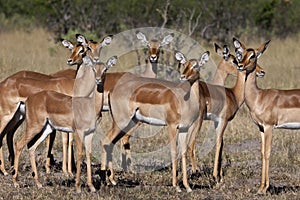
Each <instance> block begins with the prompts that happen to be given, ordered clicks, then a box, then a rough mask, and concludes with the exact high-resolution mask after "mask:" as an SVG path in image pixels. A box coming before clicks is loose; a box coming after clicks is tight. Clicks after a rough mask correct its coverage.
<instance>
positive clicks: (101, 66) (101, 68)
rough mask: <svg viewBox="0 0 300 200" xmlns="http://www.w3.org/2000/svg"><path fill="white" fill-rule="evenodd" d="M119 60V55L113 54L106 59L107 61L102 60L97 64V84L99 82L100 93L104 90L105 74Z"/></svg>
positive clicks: (98, 89)
mask: <svg viewBox="0 0 300 200" xmlns="http://www.w3.org/2000/svg"><path fill="white" fill-rule="evenodd" d="M117 60H118V57H117V56H112V57H110V58H109V59H108V60H107V61H106V63H102V62H100V63H98V64H97V65H95V69H96V84H97V91H98V92H99V93H103V92H104V81H105V74H106V72H107V70H108V69H109V68H111V67H113V66H114V65H116V63H117Z"/></svg>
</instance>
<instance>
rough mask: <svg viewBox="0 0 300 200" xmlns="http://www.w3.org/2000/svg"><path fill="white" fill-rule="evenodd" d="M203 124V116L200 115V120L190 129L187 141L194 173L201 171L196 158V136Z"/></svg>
mask: <svg viewBox="0 0 300 200" xmlns="http://www.w3.org/2000/svg"><path fill="white" fill-rule="evenodd" d="M202 122H203V114H202V113H200V114H199V116H198V119H197V120H196V121H195V122H194V123H193V125H192V126H191V127H190V131H191V134H190V137H191V138H189V140H188V141H187V142H188V143H187V145H188V152H189V154H190V157H191V162H192V171H193V173H196V172H197V171H199V168H198V166H197V157H196V152H195V150H196V136H197V134H198V133H199V132H200V129H201V126H202Z"/></svg>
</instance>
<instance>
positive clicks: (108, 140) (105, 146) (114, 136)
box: [101, 120, 136, 185]
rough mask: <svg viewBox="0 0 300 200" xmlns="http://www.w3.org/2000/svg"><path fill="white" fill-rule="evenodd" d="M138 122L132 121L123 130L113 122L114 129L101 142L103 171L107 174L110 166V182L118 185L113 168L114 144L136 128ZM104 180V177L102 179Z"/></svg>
mask: <svg viewBox="0 0 300 200" xmlns="http://www.w3.org/2000/svg"><path fill="white" fill-rule="evenodd" d="M135 125H136V121H134V120H131V121H130V122H129V124H128V125H127V126H126V127H125V128H124V129H123V130H121V129H120V127H119V126H118V125H117V124H116V122H113V125H112V128H111V129H109V130H108V131H107V133H106V135H105V137H104V138H103V139H102V140H101V152H102V154H101V157H102V161H101V171H102V172H105V170H106V165H108V167H109V169H110V172H109V174H108V178H109V181H110V182H111V183H112V184H113V185H116V184H117V182H116V181H115V180H114V173H113V166H112V151H113V147H114V144H115V143H116V142H118V140H120V139H121V138H122V137H123V136H124V135H125V134H126V133H127V132H128V131H129V130H131V129H132V128H133V127H135ZM102 178H104V177H102Z"/></svg>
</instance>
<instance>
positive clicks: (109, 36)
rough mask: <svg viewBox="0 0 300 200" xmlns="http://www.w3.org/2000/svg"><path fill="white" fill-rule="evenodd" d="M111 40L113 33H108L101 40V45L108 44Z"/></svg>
mask: <svg viewBox="0 0 300 200" xmlns="http://www.w3.org/2000/svg"><path fill="white" fill-rule="evenodd" d="M112 40H113V35H108V36H106V37H105V38H104V39H103V40H102V42H101V46H102V47H104V46H108V45H110V43H111V41H112Z"/></svg>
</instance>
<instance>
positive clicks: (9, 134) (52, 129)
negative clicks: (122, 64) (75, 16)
mask: <svg viewBox="0 0 300 200" xmlns="http://www.w3.org/2000/svg"><path fill="white" fill-rule="evenodd" d="M136 37H137V39H138V40H139V42H141V43H142V44H143V45H145V47H147V48H148V58H147V60H146V63H147V64H146V69H145V71H144V73H142V74H140V75H137V74H132V73H129V72H114V73H109V72H107V70H108V69H109V68H110V67H112V66H113V65H115V64H116V62H117V57H116V56H113V57H111V58H109V59H108V60H107V62H106V63H103V62H101V61H100V54H101V50H102V48H103V47H105V46H108V47H106V48H109V45H110V43H111V42H112V40H113V36H111V35H109V36H106V37H105V38H104V39H103V40H102V41H101V42H95V41H92V40H89V41H88V40H87V39H86V38H85V37H84V36H83V35H81V34H76V39H77V44H73V43H72V42H70V41H68V40H62V44H63V46H65V47H66V48H68V49H69V50H71V52H72V53H71V56H70V58H69V59H68V60H67V64H68V65H70V66H75V67H74V69H67V70H62V71H59V72H56V73H54V74H50V75H46V74H41V73H37V72H32V71H20V72H18V73H16V74H13V75H11V76H9V77H8V78H6V79H5V80H3V81H2V82H1V83H0V91H1V96H0V170H1V172H2V173H3V174H4V175H8V173H7V172H6V170H5V165H4V156H3V150H2V144H3V138H4V136H6V139H7V145H8V150H9V159H10V164H11V166H12V169H11V174H12V178H13V184H14V186H16V187H18V186H19V184H18V180H17V177H18V165H19V158H20V154H21V152H22V149H23V148H24V146H25V145H27V148H28V150H29V154H30V162H31V167H32V176H33V178H34V181H35V183H36V185H37V187H42V184H41V183H40V182H39V178H38V172H37V167H36V160H35V150H36V148H37V147H38V145H39V144H40V143H41V142H42V141H44V140H45V139H46V138H47V147H48V154H47V160H46V172H47V173H49V172H50V158H51V155H52V153H51V151H52V147H53V142H54V139H55V136H56V131H61V132H62V141H63V164H62V170H63V172H64V173H65V174H66V175H68V176H73V172H72V171H73V169H72V159H73V158H72V148H73V147H72V146H73V140H74V137H75V142H76V153H77V156H76V158H77V160H76V161H77V166H76V178H75V180H76V183H75V187H76V192H78V193H80V192H81V186H80V172H81V161H82V154H83V152H82V151H83V148H82V147H83V146H84V148H85V154H86V163H87V184H88V186H89V189H90V191H91V192H95V191H96V189H95V187H94V186H93V181H92V169H91V155H92V139H93V134H94V133H95V131H96V126H97V123H99V121H100V120H101V112H106V111H109V112H110V114H111V120H112V126H111V128H110V129H109V130H108V131H107V132H106V133H105V134H104V137H102V139H101V140H100V141H99V143H100V144H101V145H100V146H101V172H102V176H101V178H104V179H106V177H107V178H108V181H109V182H110V183H111V184H113V185H116V184H117V182H116V181H115V179H114V172H113V164H112V162H113V158H112V152H113V147H114V145H115V143H116V142H118V141H119V140H120V141H121V144H122V148H124V150H125V151H124V152H125V156H124V158H125V160H124V161H123V162H124V163H125V167H126V168H127V169H132V166H131V154H130V144H129V139H130V136H131V135H132V132H133V131H134V130H135V129H136V128H138V126H139V125H140V124H142V123H146V124H150V125H156V126H166V127H167V133H168V136H169V142H170V148H171V151H170V152H171V160H172V180H173V181H172V185H173V186H174V187H175V188H176V191H178V192H180V191H181V188H180V186H179V184H178V180H177V176H178V174H177V163H178V161H179V160H178V155H179V156H180V157H181V164H182V167H181V169H182V179H183V185H184V187H185V189H186V190H187V192H191V191H192V189H191V187H190V186H189V183H188V174H187V158H186V157H187V155H186V154H188V155H189V157H190V159H191V165H192V171H193V172H196V171H197V170H199V169H198V167H197V161H196V152H195V144H196V137H197V134H198V133H199V132H200V129H201V126H202V122H203V120H211V121H213V122H214V125H215V129H216V134H217V140H216V151H215V159H214V170H213V177H214V179H215V181H216V182H217V183H219V182H221V181H222V179H223V177H222V174H223V173H222V168H221V166H222V163H221V162H222V148H223V135H224V131H225V129H226V126H227V124H228V122H229V121H231V120H232V119H233V118H234V117H235V114H236V113H237V111H238V109H239V108H240V107H241V105H242V104H243V103H244V102H245V104H246V105H247V107H248V108H249V111H250V114H251V117H252V119H253V121H254V123H255V124H256V125H257V126H258V128H259V130H260V132H261V159H262V172H261V182H260V187H259V190H258V192H259V193H266V192H267V190H268V188H269V186H270V183H269V158H270V154H271V143H272V130H273V129H279V128H283V129H300V89H294V90H275V89H266V90H265V89H260V88H258V87H257V85H256V77H263V76H264V75H265V72H264V70H263V69H262V68H261V67H260V66H259V65H258V64H257V59H258V58H259V57H260V56H261V55H262V54H263V52H264V51H265V50H266V48H267V46H268V44H269V42H270V41H267V42H266V43H264V44H262V45H261V46H260V47H259V48H257V49H252V48H247V47H246V46H245V45H244V44H243V43H241V42H240V41H239V40H238V39H236V38H233V45H234V47H235V55H233V54H231V53H230V51H229V48H228V46H226V45H224V47H223V48H221V47H220V46H219V45H217V44H215V51H216V53H217V54H218V55H220V56H221V61H220V63H219V64H218V66H217V70H216V72H215V74H214V76H213V79H212V81H211V83H205V82H203V81H201V80H200V78H199V77H200V74H199V73H200V68H201V67H202V66H204V65H205V63H206V62H207V61H208V60H209V55H210V53H209V52H208V51H206V52H204V53H202V55H201V56H200V58H198V59H190V58H186V56H185V55H184V54H183V53H181V52H179V51H174V57H175V60H176V61H177V62H178V69H177V70H178V71H179V72H180V78H179V80H180V81H179V82H171V81H166V80H160V79H157V64H158V61H159V56H160V49H161V47H163V46H164V45H168V44H170V43H172V40H173V39H174V34H172V33H171V34H169V35H167V36H165V37H164V38H163V39H162V40H161V41H159V40H151V41H148V39H147V37H146V36H145V35H144V34H143V33H142V32H140V31H138V32H136ZM229 74H231V75H234V76H237V80H236V83H235V85H234V86H233V87H232V88H227V87H224V83H225V79H226V77H227V76H228V75H229ZM23 121H25V123H26V129H25V131H24V133H23V134H22V136H21V138H20V139H19V140H18V141H17V142H16V143H15V145H14V140H13V136H14V133H15V131H16V130H17V129H18V127H19V126H20V125H21V124H22V123H23ZM48 136H49V137H48ZM14 146H15V147H14ZM14 148H15V151H14Z"/></svg>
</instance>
